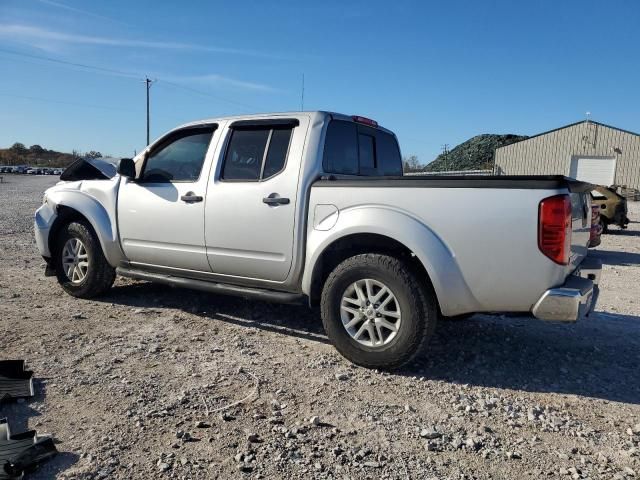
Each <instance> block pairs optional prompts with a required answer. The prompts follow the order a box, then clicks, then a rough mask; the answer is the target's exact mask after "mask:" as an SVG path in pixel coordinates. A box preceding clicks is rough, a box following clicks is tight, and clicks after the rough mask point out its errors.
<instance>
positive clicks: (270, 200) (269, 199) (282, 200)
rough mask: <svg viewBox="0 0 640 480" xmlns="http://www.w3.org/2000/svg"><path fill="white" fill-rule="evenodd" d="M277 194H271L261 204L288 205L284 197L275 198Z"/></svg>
mask: <svg viewBox="0 0 640 480" xmlns="http://www.w3.org/2000/svg"><path fill="white" fill-rule="evenodd" d="M276 195H278V194H277V193H272V194H271V195H269V196H268V197H264V198H263V199H262V203H266V204H267V205H289V199H288V198H285V197H280V196H276Z"/></svg>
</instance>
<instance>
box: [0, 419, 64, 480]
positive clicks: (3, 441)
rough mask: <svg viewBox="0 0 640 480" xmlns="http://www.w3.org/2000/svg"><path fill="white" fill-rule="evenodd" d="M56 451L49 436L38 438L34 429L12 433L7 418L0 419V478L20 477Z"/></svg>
mask: <svg viewBox="0 0 640 480" xmlns="http://www.w3.org/2000/svg"><path fill="white" fill-rule="evenodd" d="M56 453H58V451H57V450H56V447H55V445H54V443H53V439H52V438H51V437H40V438H38V436H37V434H36V431H35V430H29V431H28V432H22V433H17V434H14V435H12V434H11V431H10V430H9V424H8V423H7V419H6V418H2V419H0V480H12V479H15V478H20V477H21V476H22V475H23V473H24V472H25V471H30V470H32V469H33V468H35V467H36V466H37V465H38V464H39V463H40V462H42V461H44V460H46V459H48V458H50V457H52V456H54V455H55V454H56Z"/></svg>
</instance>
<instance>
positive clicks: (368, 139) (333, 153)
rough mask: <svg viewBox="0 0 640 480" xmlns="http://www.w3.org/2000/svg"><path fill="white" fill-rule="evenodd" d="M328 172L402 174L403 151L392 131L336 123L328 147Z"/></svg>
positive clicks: (324, 159)
mask: <svg viewBox="0 0 640 480" xmlns="http://www.w3.org/2000/svg"><path fill="white" fill-rule="evenodd" d="M323 166H324V170H325V171H326V172H327V173H337V174H343V175H369V176H373V175H402V160H401V158H400V149H399V148H398V142H397V141H396V139H395V137H394V136H393V135H391V134H390V133H388V132H385V131H382V130H379V129H376V128H371V127H369V126H365V125H360V124H357V123H354V122H345V121H343V120H333V121H331V123H329V127H328V128H327V136H326V140H325V144H324V158H323Z"/></svg>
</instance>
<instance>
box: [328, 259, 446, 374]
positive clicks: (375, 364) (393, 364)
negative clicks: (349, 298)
mask: <svg viewBox="0 0 640 480" xmlns="http://www.w3.org/2000/svg"><path fill="white" fill-rule="evenodd" d="M365 278H371V279H373V280H377V281H379V282H382V283H383V284H385V285H386V286H387V287H388V288H389V289H390V290H391V291H392V292H393V294H394V295H395V297H396V299H397V301H398V304H399V307H400V310H401V312H402V323H401V326H400V328H399V330H398V332H397V334H396V336H395V337H394V338H393V339H392V340H391V341H390V342H389V344H387V345H385V346H382V347H376V348H371V347H367V346H365V345H362V344H360V343H358V342H357V341H356V340H354V339H353V338H352V337H351V336H350V335H349V333H347V330H346V329H345V327H344V325H343V323H342V319H341V316H340V305H341V302H342V296H343V294H344V292H345V291H346V289H347V287H348V286H349V285H351V284H353V283H354V282H356V281H357V280H362V279H365ZM320 307H321V312H322V323H323V325H324V329H325V332H326V333H327V336H328V337H329V340H331V343H332V344H333V345H334V346H335V348H336V349H337V350H338V352H340V354H342V356H344V357H345V358H347V359H348V360H350V361H351V362H353V363H355V364H357V365H361V366H363V367H367V368H380V369H397V368H400V367H402V366H403V365H406V364H407V363H409V362H410V361H412V360H413V359H414V358H415V357H416V356H417V355H418V354H420V353H422V352H423V350H424V349H425V347H426V345H427V342H428V340H429V338H430V337H431V335H432V334H433V331H434V329H435V326H436V321H437V318H438V307H437V300H436V296H435V293H434V292H433V289H432V287H431V285H430V283H429V280H428V279H426V278H418V276H417V275H416V273H415V271H414V269H413V268H412V267H411V266H410V265H408V264H406V263H405V262H403V261H402V260H400V259H398V258H395V257H391V256H388V255H382V254H374V253H367V254H362V255H356V256H354V257H351V258H348V259H347V260H344V261H343V262H342V263H340V264H339V265H338V266H337V267H336V268H335V269H334V270H333V272H331V274H330V275H329V277H328V278H327V280H326V282H325V284H324V287H323V290H322V298H321V300H320Z"/></svg>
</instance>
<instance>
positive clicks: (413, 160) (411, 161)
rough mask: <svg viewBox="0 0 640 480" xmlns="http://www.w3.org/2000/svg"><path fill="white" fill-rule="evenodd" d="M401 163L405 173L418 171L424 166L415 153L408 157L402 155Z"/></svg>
mask: <svg viewBox="0 0 640 480" xmlns="http://www.w3.org/2000/svg"><path fill="white" fill-rule="evenodd" d="M402 165H403V168H404V171H405V173H407V172H420V171H422V169H423V168H424V165H422V164H421V163H420V161H419V160H418V156H417V155H409V156H408V157H404V159H403V160H402Z"/></svg>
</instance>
